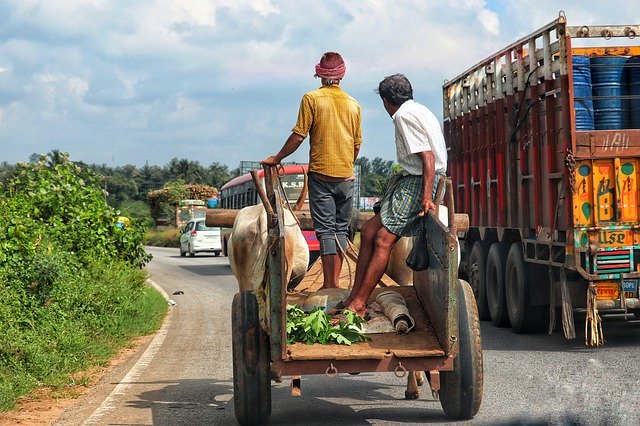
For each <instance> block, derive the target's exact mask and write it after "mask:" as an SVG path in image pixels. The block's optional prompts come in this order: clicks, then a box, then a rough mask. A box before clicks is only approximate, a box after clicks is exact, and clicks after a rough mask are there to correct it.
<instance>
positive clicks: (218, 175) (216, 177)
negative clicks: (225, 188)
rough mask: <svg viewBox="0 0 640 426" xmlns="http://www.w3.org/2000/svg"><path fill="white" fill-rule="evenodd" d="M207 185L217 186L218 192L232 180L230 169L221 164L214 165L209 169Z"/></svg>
mask: <svg viewBox="0 0 640 426" xmlns="http://www.w3.org/2000/svg"><path fill="white" fill-rule="evenodd" d="M207 172H208V178H207V182H206V183H207V184H209V185H211V186H215V187H216V188H218V190H219V189H220V188H221V187H222V185H224V184H225V183H227V182H228V181H229V180H230V179H231V175H230V174H229V167H227V166H225V165H224V164H220V163H213V164H211V165H210V166H209V168H208V169H207Z"/></svg>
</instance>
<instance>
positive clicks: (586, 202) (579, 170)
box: [573, 160, 593, 226]
mask: <svg viewBox="0 0 640 426" xmlns="http://www.w3.org/2000/svg"><path fill="white" fill-rule="evenodd" d="M574 173H575V181H576V194H575V195H574V197H573V223H574V225H576V226H590V225H592V224H593V216H592V214H593V205H592V203H591V200H592V197H593V180H592V179H591V162H590V161H588V160H587V161H582V162H580V163H578V165H577V167H576V170H575V172H574Z"/></svg>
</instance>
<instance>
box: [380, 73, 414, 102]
mask: <svg viewBox="0 0 640 426" xmlns="http://www.w3.org/2000/svg"><path fill="white" fill-rule="evenodd" d="M377 93H378V94H379V95H380V97H381V98H382V99H384V100H386V101H387V102H389V103H390V104H391V105H393V106H400V105H402V104H403V103H405V102H406V101H408V100H410V99H413V88H412V87H411V83H410V82H409V79H408V78H407V77H405V76H404V74H394V75H390V76H388V77H385V78H384V80H382V81H381V82H380V84H379V85H378V90H377Z"/></svg>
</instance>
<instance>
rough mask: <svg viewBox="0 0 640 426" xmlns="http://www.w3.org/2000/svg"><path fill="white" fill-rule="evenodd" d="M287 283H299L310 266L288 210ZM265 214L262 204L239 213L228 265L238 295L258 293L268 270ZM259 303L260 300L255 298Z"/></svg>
mask: <svg viewBox="0 0 640 426" xmlns="http://www.w3.org/2000/svg"><path fill="white" fill-rule="evenodd" d="M284 224H285V232H284V238H285V243H284V247H285V250H284V251H283V252H282V256H283V257H284V261H285V265H286V277H285V278H286V281H285V282H287V283H289V287H290V286H291V285H294V286H295V285H296V284H297V283H299V282H300V281H301V280H302V278H303V277H304V274H305V272H306V270H307V266H308V264H309V248H308V246H307V242H306V241H305V239H304V236H303V235H302V232H301V231H300V227H299V226H298V223H297V221H296V219H295V217H294V216H293V214H292V213H291V212H290V211H289V210H286V209H285V210H284ZM267 234H268V229H267V213H266V211H265V209H264V206H263V205H262V204H257V205H255V206H249V207H245V208H243V209H242V210H240V211H239V212H238V214H237V215H236V218H235V221H234V223H233V231H232V233H231V238H230V239H229V246H228V250H229V263H230V264H231V271H232V272H233V275H235V277H236V279H237V280H238V286H239V287H240V291H247V290H253V291H255V292H256V295H258V294H260V293H261V289H262V282H263V280H264V275H265V271H266V266H267V252H268V247H267ZM258 302H259V303H260V298H258Z"/></svg>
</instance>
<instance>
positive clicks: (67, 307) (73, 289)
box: [0, 154, 167, 410]
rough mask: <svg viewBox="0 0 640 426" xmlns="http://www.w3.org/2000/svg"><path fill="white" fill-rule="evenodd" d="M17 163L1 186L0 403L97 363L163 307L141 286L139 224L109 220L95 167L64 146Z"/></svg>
mask: <svg viewBox="0 0 640 426" xmlns="http://www.w3.org/2000/svg"><path fill="white" fill-rule="evenodd" d="M16 170H17V172H16V176H15V177H14V178H13V179H12V180H10V181H9V182H8V183H7V184H6V185H3V186H2V187H0V223H2V224H3V226H2V227H1V228H0V294H1V295H2V303H0V324H2V333H0V410H7V409H10V408H11V407H13V406H14V405H15V402H16V400H17V399H18V398H19V397H20V396H22V395H25V394H27V393H28V392H30V391H31V390H32V389H33V388H34V387H36V386H50V387H62V386H64V385H66V384H68V383H69V381H70V380H71V379H69V374H70V373H72V372H76V371H79V370H81V369H84V368H86V367H88V366H89V365H95V364H96V363H104V362H105V361H106V360H107V359H108V357H109V356H111V355H113V354H114V353H115V352H116V351H117V350H118V349H119V348H121V347H123V346H124V345H125V344H127V342H128V340H129V339H131V338H133V337H135V336H139V335H143V334H148V333H151V332H153V331H154V330H155V329H157V327H158V326H159V324H160V322H161V320H162V318H163V317H164V314H165V313H166V309H167V304H166V301H165V300H164V299H163V298H162V296H161V295H160V294H159V293H158V292H156V291H155V290H152V289H150V288H149V287H147V286H146V285H145V281H146V278H147V277H146V272H145V271H144V270H143V269H141V267H142V266H143V265H144V264H145V263H146V262H148V261H149V260H150V258H151V256H150V255H148V254H147V253H146V252H145V251H144V246H143V239H144V237H145V233H146V226H145V225H144V224H142V223H140V222H139V221H136V220H133V221H132V225H131V226H129V227H127V228H125V229H120V228H118V227H117V226H115V225H116V217H117V215H116V212H115V211H114V210H113V209H112V208H111V207H109V206H108V205H107V203H106V201H105V193H104V191H103V190H102V189H101V186H100V176H99V175H97V174H95V173H94V172H91V171H88V170H86V169H82V168H80V167H79V166H77V165H75V164H73V163H72V162H70V161H69V159H68V156H67V155H66V154H62V155H58V156H55V157H46V156H42V157H41V158H40V160H39V161H37V162H35V163H32V164H25V163H21V164H19V165H17V167H16Z"/></svg>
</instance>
